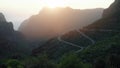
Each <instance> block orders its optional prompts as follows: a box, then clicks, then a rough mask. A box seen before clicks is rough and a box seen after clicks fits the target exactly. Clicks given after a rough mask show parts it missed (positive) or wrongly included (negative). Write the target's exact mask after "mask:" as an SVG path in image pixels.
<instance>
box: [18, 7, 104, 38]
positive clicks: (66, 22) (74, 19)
mask: <svg viewBox="0 0 120 68" xmlns="http://www.w3.org/2000/svg"><path fill="white" fill-rule="evenodd" d="M102 12H103V9H102V8H98V9H86V10H79V9H72V8H69V7H66V8H59V7H58V8H55V9H50V8H43V9H42V10H41V11H40V12H39V14H37V15H33V16H31V17H30V18H29V19H27V20H25V21H24V22H23V23H22V24H21V26H20V28H19V31H20V32H22V33H23V34H24V35H25V36H26V37H27V38H42V39H46V38H47V39H48V38H51V37H55V36H58V35H61V34H62V33H65V32H67V31H69V30H73V29H75V28H77V29H78V28H82V27H83V26H86V25H88V24H91V23H92V22H94V21H96V20H98V19H100V18H101V15H102Z"/></svg>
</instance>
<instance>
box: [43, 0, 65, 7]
mask: <svg viewBox="0 0 120 68" xmlns="http://www.w3.org/2000/svg"><path fill="white" fill-rule="evenodd" d="M43 4H44V7H48V8H56V7H65V6H66V2H65V0H43Z"/></svg>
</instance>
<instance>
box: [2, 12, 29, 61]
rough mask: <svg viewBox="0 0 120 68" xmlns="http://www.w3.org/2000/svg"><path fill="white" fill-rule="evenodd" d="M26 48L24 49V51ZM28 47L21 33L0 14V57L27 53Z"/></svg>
mask: <svg viewBox="0 0 120 68" xmlns="http://www.w3.org/2000/svg"><path fill="white" fill-rule="evenodd" d="M25 50H26V51H25ZM28 50H29V48H28V46H27V43H26V42H25V41H24V38H23V36H22V34H21V33H19V32H17V31H15V30H14V29H13V24H12V23H11V22H7V21H6V20H5V18H4V15H3V14H1V15H0V59H2V58H10V57H12V56H16V55H19V56H23V55H27V54H28V53H29V52H28Z"/></svg>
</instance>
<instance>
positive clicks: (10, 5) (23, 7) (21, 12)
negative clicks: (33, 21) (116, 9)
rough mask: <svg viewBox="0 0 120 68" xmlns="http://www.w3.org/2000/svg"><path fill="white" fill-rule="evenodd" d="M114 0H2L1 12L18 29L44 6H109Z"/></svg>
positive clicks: (0, 1) (86, 7) (0, 4)
mask: <svg viewBox="0 0 120 68" xmlns="http://www.w3.org/2000/svg"><path fill="white" fill-rule="evenodd" d="M113 2H114V0H0V12H2V13H4V15H5V17H6V19H7V21H12V22H13V24H14V28H15V29H18V27H19V25H20V24H21V22H23V21H24V20H25V19H27V18H29V17H30V16H32V15H34V14H38V13H39V11H40V10H41V9H42V8H43V7H49V8H51V9H52V8H55V7H71V8H73V9H92V8H108V7H109V5H110V4H111V3H113Z"/></svg>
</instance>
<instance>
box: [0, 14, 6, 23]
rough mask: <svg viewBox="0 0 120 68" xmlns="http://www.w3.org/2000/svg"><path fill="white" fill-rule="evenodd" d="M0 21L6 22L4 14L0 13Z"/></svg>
mask: <svg viewBox="0 0 120 68" xmlns="http://www.w3.org/2000/svg"><path fill="white" fill-rule="evenodd" d="M0 22H6V19H5V16H4V15H3V14H2V13H0Z"/></svg>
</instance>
